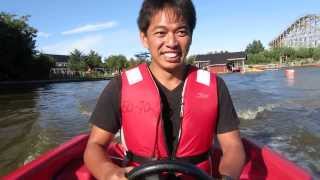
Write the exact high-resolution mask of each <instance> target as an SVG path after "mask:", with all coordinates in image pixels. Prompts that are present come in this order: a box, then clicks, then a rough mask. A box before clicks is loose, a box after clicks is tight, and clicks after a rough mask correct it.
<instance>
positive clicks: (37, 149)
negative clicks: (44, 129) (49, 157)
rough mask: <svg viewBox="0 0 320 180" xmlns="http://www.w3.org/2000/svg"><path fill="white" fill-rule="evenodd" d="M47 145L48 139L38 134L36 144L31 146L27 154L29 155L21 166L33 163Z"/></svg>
mask: <svg viewBox="0 0 320 180" xmlns="http://www.w3.org/2000/svg"><path fill="white" fill-rule="evenodd" d="M49 143H50V139H49V137H48V136H46V135H45V134H42V133H39V135H38V137H37V142H36V143H35V144H34V145H32V148H31V150H30V151H29V153H28V154H29V155H28V156H27V158H26V159H25V160H24V162H23V164H24V165H25V164H27V163H29V162H31V161H33V160H34V159H35V158H36V157H38V156H40V155H41V154H42V153H43V151H44V150H45V147H47V146H48V144H49Z"/></svg>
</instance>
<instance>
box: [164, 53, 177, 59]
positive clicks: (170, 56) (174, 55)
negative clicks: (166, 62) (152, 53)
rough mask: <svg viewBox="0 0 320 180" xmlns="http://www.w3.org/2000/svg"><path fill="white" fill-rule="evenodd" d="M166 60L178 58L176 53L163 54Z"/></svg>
mask: <svg viewBox="0 0 320 180" xmlns="http://www.w3.org/2000/svg"><path fill="white" fill-rule="evenodd" d="M164 55H165V56H166V57H167V58H175V57H177V56H178V53H165V54H164Z"/></svg>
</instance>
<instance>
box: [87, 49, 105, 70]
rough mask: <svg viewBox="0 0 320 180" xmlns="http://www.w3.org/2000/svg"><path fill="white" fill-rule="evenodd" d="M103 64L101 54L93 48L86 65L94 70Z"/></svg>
mask: <svg viewBox="0 0 320 180" xmlns="http://www.w3.org/2000/svg"><path fill="white" fill-rule="evenodd" d="M101 65H102V61H101V56H100V55H99V54H98V53H97V52H95V51H93V50H91V51H90V52H89V54H88V56H87V57H86V66H87V67H88V68H89V70H93V69H94V68H97V67H100V66H101Z"/></svg>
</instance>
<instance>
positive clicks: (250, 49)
mask: <svg viewBox="0 0 320 180" xmlns="http://www.w3.org/2000/svg"><path fill="white" fill-rule="evenodd" d="M262 51H264V47H263V45H262V43H261V41H260V40H254V41H253V42H252V43H250V44H249V45H248V46H247V47H246V50H245V52H246V53H247V54H257V53H259V52H262Z"/></svg>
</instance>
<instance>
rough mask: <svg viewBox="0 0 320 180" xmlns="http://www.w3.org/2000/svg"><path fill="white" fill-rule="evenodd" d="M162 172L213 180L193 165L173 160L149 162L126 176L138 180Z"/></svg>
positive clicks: (130, 179) (131, 179)
mask: <svg viewBox="0 0 320 180" xmlns="http://www.w3.org/2000/svg"><path fill="white" fill-rule="evenodd" d="M162 172H177V173H182V174H185V175H190V176H192V177H194V178H196V179H201V180H213V178H212V177H210V176H209V175H208V174H207V173H205V172H203V171H202V170H200V169H198V168H197V167H196V166H195V165H193V164H190V163H187V162H183V161H174V160H159V161H150V162H147V163H144V164H142V165H141V166H138V167H136V168H134V169H132V170H131V171H130V172H129V173H128V174H127V175H128V179H129V180H138V179H140V178H143V177H146V176H149V175H154V174H159V173H162Z"/></svg>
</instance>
